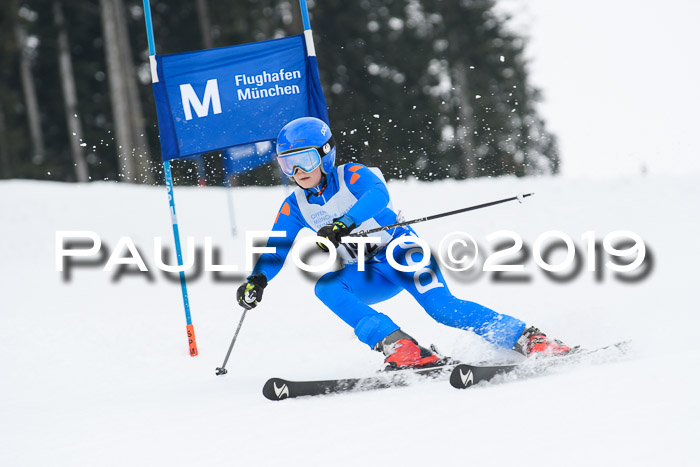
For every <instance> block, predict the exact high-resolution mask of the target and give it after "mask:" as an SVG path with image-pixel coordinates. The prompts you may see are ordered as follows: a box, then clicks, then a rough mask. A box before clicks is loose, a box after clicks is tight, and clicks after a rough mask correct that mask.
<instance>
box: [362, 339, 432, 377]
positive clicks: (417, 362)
mask: <svg viewBox="0 0 700 467" xmlns="http://www.w3.org/2000/svg"><path fill="white" fill-rule="evenodd" d="M375 349H376V350H378V351H380V352H383V353H384V355H386V356H387V357H386V359H385V360H384V363H385V364H386V369H387V370H400V369H404V368H420V367H425V366H435V365H437V364H438V362H439V361H440V357H438V356H437V355H436V354H435V353H433V352H432V351H431V350H428V349H426V348H425V347H421V346H419V345H418V342H416V340H415V339H413V338H412V337H411V336H409V335H408V334H406V333H405V332H403V331H401V330H398V331H394V332H392V333H391V334H389V335H388V336H387V337H385V338H384V339H382V341H381V342H380V343H379V344H377V346H376V347H375Z"/></svg>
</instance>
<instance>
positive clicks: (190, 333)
mask: <svg viewBox="0 0 700 467" xmlns="http://www.w3.org/2000/svg"><path fill="white" fill-rule="evenodd" d="M143 12H144V21H145V22H146V35H147V36H148V55H149V56H148V59H149V61H150V64H151V78H152V80H153V82H154V83H157V82H158V70H157V67H156V45H155V41H154V39H153V22H152V20H151V3H150V0H143ZM163 169H164V173H165V185H166V188H167V190H168V202H169V203H170V220H171V221H172V224H173V237H174V238H175V251H176V252H177V265H178V266H179V269H180V271H179V273H180V288H181V289H182V302H183V304H184V306H185V318H186V319H187V341H188V344H189V348H190V356H192V357H194V356H196V355H197V354H198V352H197V340H196V339H195V336H194V325H192V316H191V314H190V300H189V297H188V295H187V282H186V281H185V271H184V270H183V264H184V262H183V261H182V247H181V245H180V229H179V228H178V223H177V214H176V213H175V196H174V192H173V176H172V173H171V171H170V161H164V162H163Z"/></svg>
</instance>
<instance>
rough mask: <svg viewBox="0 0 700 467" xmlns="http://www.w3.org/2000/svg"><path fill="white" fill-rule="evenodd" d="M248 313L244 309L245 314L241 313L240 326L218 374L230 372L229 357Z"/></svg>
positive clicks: (217, 370) (217, 371)
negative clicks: (227, 364)
mask: <svg viewBox="0 0 700 467" xmlns="http://www.w3.org/2000/svg"><path fill="white" fill-rule="evenodd" d="M246 313H248V310H243V315H241V320H240V321H239V322H238V327H237V328H236V332H235V333H234V334H233V340H232V341H231V345H229V346H228V352H226V358H224V363H223V365H221V366H220V367H218V368H217V369H216V376H219V375H225V374H226V373H228V371H227V370H226V362H228V357H229V356H230V355H231V350H233V344H235V343H236V338H238V333H239V332H240V331H241V326H243V320H244V319H245V314H246Z"/></svg>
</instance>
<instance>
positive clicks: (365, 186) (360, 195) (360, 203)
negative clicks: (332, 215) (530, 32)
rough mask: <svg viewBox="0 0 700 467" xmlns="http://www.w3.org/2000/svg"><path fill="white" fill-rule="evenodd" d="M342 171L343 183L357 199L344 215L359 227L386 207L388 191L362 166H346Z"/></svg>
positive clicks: (379, 180) (377, 178) (378, 179)
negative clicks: (343, 174) (343, 171)
mask: <svg viewBox="0 0 700 467" xmlns="http://www.w3.org/2000/svg"><path fill="white" fill-rule="evenodd" d="M344 169H345V183H346V185H347V187H348V188H349V189H350V192H351V193H352V194H353V195H355V197H357V202H356V203H355V204H354V205H353V206H352V208H350V210H349V211H348V212H347V213H346V214H345V215H346V216H349V217H350V218H352V220H353V221H355V224H356V225H360V224H362V223H363V222H364V221H366V220H367V219H370V218H372V217H375V216H376V215H377V214H379V213H380V212H382V210H384V209H385V208H386V207H387V205H388V204H389V200H390V199H389V191H388V190H387V189H386V185H385V184H384V183H383V182H382V181H381V179H380V178H379V177H377V176H376V175H375V174H374V173H373V172H372V171H371V170H370V169H368V168H367V167H365V166H364V165H362V164H347V165H346V166H345V168H344ZM346 225H349V224H346Z"/></svg>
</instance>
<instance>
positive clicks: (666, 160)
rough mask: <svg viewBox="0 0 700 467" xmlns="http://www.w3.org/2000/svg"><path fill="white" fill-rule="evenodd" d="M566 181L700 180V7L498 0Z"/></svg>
mask: <svg viewBox="0 0 700 467" xmlns="http://www.w3.org/2000/svg"><path fill="white" fill-rule="evenodd" d="M498 8H499V9H501V10H504V11H507V12H509V13H510V14H511V15H512V16H513V19H512V21H511V23H510V24H511V27H512V28H513V29H514V30H516V31H518V32H520V33H521V34H524V35H525V36H527V37H529V41H528V46H527V48H526V55H527V57H528V58H529V60H530V66H529V69H530V78H531V83H532V84H534V85H535V86H536V87H538V88H540V90H542V92H543V94H544V99H543V102H542V104H541V105H540V111H541V114H542V115H543V116H544V118H545V120H546V122H547V125H548V128H549V129H550V130H551V131H553V132H554V133H555V134H556V135H557V136H558V138H559V145H560V151H561V157H562V173H563V174H564V175H566V176H574V177H579V176H596V177H598V176H601V175H602V176H614V177H618V176H625V175H632V174H639V173H640V172H641V170H642V167H643V166H646V169H647V171H648V173H649V174H652V175H655V174H668V173H676V174H679V173H685V174H687V173H689V172H691V173H697V174H698V175H700V147H699V143H698V135H699V134H700V131H699V129H698V126H700V118H698V115H699V112H700V63H699V62H698V58H699V57H700V53H699V51H698V47H700V1H698V0H664V1H659V0H638V1H633V0H588V1H586V2H572V1H561V0H498Z"/></svg>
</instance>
